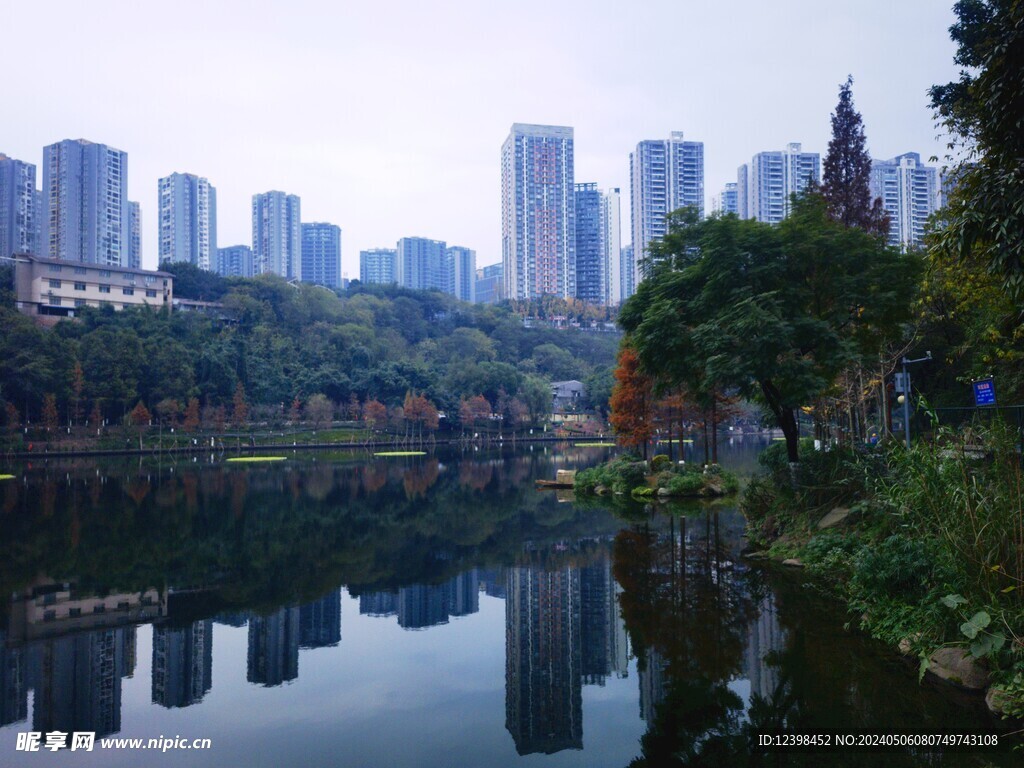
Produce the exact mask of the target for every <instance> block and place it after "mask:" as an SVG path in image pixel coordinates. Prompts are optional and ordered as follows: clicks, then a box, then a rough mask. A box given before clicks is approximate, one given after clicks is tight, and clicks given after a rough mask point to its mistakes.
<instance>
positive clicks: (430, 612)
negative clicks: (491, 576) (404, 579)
mask: <svg viewBox="0 0 1024 768" xmlns="http://www.w3.org/2000/svg"><path fill="white" fill-rule="evenodd" d="M479 610H480V575H479V572H478V571H477V570H476V569H473V570H469V571H466V572H465V573H460V574H459V575H458V576H456V577H454V578H452V579H449V580H448V581H446V582H444V583H443V584H412V585H410V586H407V587H400V588H399V589H398V591H397V592H365V593H363V594H362V595H360V596H359V613H360V614H362V615H364V616H378V617H382V616H395V615H397V616H398V625H399V626H400V627H402V629H426V628H427V627H436V626H437V625H439V624H447V623H448V619H449V618H453V617H455V618H457V617H460V616H469V615H471V614H474V613H477V612H478V611H479Z"/></svg>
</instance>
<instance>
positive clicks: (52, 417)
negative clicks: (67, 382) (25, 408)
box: [43, 392, 60, 432]
mask: <svg viewBox="0 0 1024 768" xmlns="http://www.w3.org/2000/svg"><path fill="white" fill-rule="evenodd" d="M59 420H60V417H59V416H58V415H57V396H56V395H55V394H53V393H52V392H47V393H46V395H45V396H44V397H43V426H44V427H46V431H47V432H56V431H57V425H58V423H59Z"/></svg>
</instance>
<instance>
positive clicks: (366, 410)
mask: <svg viewBox="0 0 1024 768" xmlns="http://www.w3.org/2000/svg"><path fill="white" fill-rule="evenodd" d="M363 421H365V422H366V426H368V427H369V428H370V429H377V428H378V427H381V426H384V425H385V424H387V421H388V409H387V406H386V405H384V403H382V402H380V401H379V400H367V401H366V402H365V403H364V404H363Z"/></svg>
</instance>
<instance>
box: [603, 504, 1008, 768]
mask: <svg viewBox="0 0 1024 768" xmlns="http://www.w3.org/2000/svg"><path fill="white" fill-rule="evenodd" d="M737 522H739V527H737V525H736V523H737ZM741 532H742V519H741V518H739V517H738V515H736V514H735V512H730V511H724V512H718V513H715V512H711V511H706V512H703V513H697V514H691V515H689V516H681V517H678V518H677V517H674V516H668V515H664V514H652V513H650V512H648V514H647V519H646V520H644V521H643V522H640V523H634V524H633V525H632V526H631V527H630V528H628V529H624V530H623V531H622V532H620V533H619V534H618V535H617V536H616V539H615V547H614V557H615V560H614V573H615V577H616V579H617V580H618V582H619V584H620V585H621V587H622V588H623V593H622V595H621V596H620V600H621V604H622V613H623V616H624V618H625V620H626V626H627V630H628V632H629V634H630V640H631V643H632V646H633V648H634V649H635V651H636V654H637V664H638V670H639V673H640V674H639V676H640V702H641V716H642V717H644V719H646V720H647V723H648V730H647V733H646V734H644V736H643V737H642V739H641V755H640V756H638V757H637V758H636V759H635V760H634V761H633V762H632V764H631V765H633V766H635V767H636V768H639V767H640V766H662V765H686V766H741V765H773V766H774V765H778V766H817V765H823V764H828V765H844V766H861V765H863V766H867V765H878V764H879V758H880V757H881V758H884V764H886V765H894V766H918V765H920V766H926V765H939V764H941V765H971V764H973V760H974V757H973V756H971V755H959V754H946V755H934V754H927V753H926V752H925V751H924V750H918V751H916V752H915V751H914V750H906V751H904V752H895V751H893V752H888V753H886V754H885V755H879V754H873V753H868V752H861V753H857V752H852V753H851V752H842V751H841V750H839V749H832V750H830V751H828V752H811V751H810V750H804V751H797V750H788V751H787V750H780V749H765V748H761V747H759V746H758V736H760V735H764V734H793V733H827V734H836V733H850V732H862V733H891V732H894V731H902V730H904V729H911V730H918V731H930V732H936V733H949V732H963V731H964V729H970V728H974V729H975V730H978V729H981V730H982V731H984V732H988V731H989V730H990V729H991V726H990V725H988V726H986V725H985V724H984V723H985V720H984V718H979V717H978V716H977V715H973V714H970V713H969V712H967V711H964V710H959V709H958V708H957V706H956V705H955V704H953V703H952V702H951V701H950V700H949V699H948V698H946V697H940V696H938V695H936V693H935V692H934V691H929V690H927V689H925V688H922V687H919V686H917V685H915V684H914V681H913V676H912V675H908V674H906V673H907V672H908V670H906V669H902V670H900V669H899V663H898V662H894V661H890V662H889V663H888V668H887V664H886V661H885V660H884V659H883V658H882V656H883V655H884V651H883V649H880V648H879V647H878V646H877V644H874V643H872V642H871V641H870V640H868V639H867V638H862V637H857V636H855V635H851V634H850V633H848V632H846V631H845V630H844V629H843V626H842V625H843V619H842V617H841V616H837V615H836V611H837V610H838V609H837V606H836V605H835V604H832V603H828V604H825V603H824V602H823V601H822V600H820V599H817V598H815V596H814V593H813V592H811V591H810V590H809V588H808V587H807V586H806V585H805V584H804V583H803V579H801V578H800V577H799V576H795V575H793V574H788V575H787V574H771V573H767V574H766V573H765V572H763V571H757V570H755V571H751V570H748V569H747V568H746V567H745V566H744V565H743V564H742V561H741V560H740V559H739V556H738V544H739V540H740V538H739V536H740V533H741ZM894 665H895V669H894ZM894 671H895V672H897V673H899V672H901V671H902V673H904V674H903V675H902V679H900V678H899V677H897V680H896V681H894V679H893V676H892V675H893V672H894ZM894 683H895V684H894ZM968 723H973V724H974V725H969V724H968ZM996 762H997V764H1003V763H1001V762H999V761H998V760H997V761H996Z"/></svg>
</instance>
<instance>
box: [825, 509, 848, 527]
mask: <svg viewBox="0 0 1024 768" xmlns="http://www.w3.org/2000/svg"><path fill="white" fill-rule="evenodd" d="M849 516H850V510H849V509H847V508H846V507H836V508H835V509H833V510H832V511H831V512H829V513H828V514H827V515H825V516H824V517H823V518H821V520H819V521H818V529H819V530H824V529H825V528H834V527H835V526H837V525H839V524H840V523H841V522H843V520H845V519H846V518H848V517H849Z"/></svg>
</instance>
